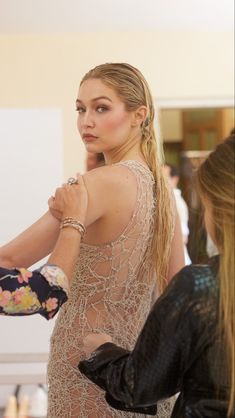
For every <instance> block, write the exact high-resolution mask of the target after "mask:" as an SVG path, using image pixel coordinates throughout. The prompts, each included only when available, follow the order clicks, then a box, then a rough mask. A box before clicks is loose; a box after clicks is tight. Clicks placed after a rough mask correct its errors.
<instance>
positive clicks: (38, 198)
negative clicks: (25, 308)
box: [0, 109, 63, 406]
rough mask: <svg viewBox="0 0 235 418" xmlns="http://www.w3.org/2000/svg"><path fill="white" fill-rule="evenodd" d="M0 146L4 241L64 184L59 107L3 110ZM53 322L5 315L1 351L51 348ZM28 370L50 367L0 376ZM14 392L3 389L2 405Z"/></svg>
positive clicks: (6, 369)
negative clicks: (59, 185) (10, 393)
mask: <svg viewBox="0 0 235 418" xmlns="http://www.w3.org/2000/svg"><path fill="white" fill-rule="evenodd" d="M0 149H1V157H0V190H1V196H2V198H1V206H0V225H1V234H0V245H2V244H4V243H5V242H7V241H8V240H10V239H12V238H13V237H14V236H15V235H17V234H18V233H20V232H21V231H22V230H24V229H25V228H26V227H28V226H29V225H30V224H31V223H33V222H34V221H35V220H36V219H37V218H39V217H40V216H41V215H42V214H43V213H44V212H45V211H46V210H47V199H48V197H49V196H51V195H52V194H53V192H54V189H55V187H56V186H57V185H58V184H61V183H62V177H63V150H62V129H61V112H60V110H59V109H33V110H32V109H3V110H0ZM36 238H37V237H35V239H36ZM29 250H30V249H25V251H29ZM18 267H21V266H18ZM53 325H54V320H52V321H46V320H45V319H44V318H42V317H40V316H39V315H34V316H29V317H18V318H16V317H15V318H12V317H4V316H1V318H0V334H1V343H0V354H1V353H33V352H37V353H40V352H42V353H44V352H48V349H49V338H50V334H51V332H52V329H53ZM29 369H31V372H33V371H34V370H35V371H37V372H40V370H41V371H44V370H45V366H43V365H40V366H36V365H35V366H34V365H25V366H24V367H20V366H17V365H0V374H4V375H5V374H12V373H13V374H14V373H16V372H17V371H18V372H27V371H28V370H29ZM10 390H11V388H5V389H4V387H0V406H1V404H3V402H4V401H5V397H6V394H7V393H8V392H9V391H10Z"/></svg>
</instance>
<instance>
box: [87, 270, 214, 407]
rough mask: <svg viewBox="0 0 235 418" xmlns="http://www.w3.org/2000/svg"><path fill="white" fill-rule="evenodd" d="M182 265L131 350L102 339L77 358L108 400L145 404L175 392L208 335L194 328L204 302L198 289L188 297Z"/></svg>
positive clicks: (190, 290) (189, 290)
mask: <svg viewBox="0 0 235 418" xmlns="http://www.w3.org/2000/svg"><path fill="white" fill-rule="evenodd" d="M184 270H185V269H184ZM184 270H183V272H182V273H179V275H178V277H176V278H175V279H174V280H173V281H172V283H171V284H170V285H169V287H168V289H167V291H166V292H164V294H163V295H162V296H161V298H159V299H158V300H157V302H156V303H155V305H154V306H153V309H152V311H151V312H150V314H149V316H148V319H147V321H146V323H145V325H144V327H143V330H142V332H141V334H140V336H139V338H138V340H137V343H136V345H135V347H134V350H133V351H132V352H128V351H126V350H124V349H122V348H120V347H117V346H116V345H114V344H112V343H107V344H104V345H102V346H100V347H99V349H98V350H96V351H95V352H94V353H93V354H92V355H91V357H90V358H88V359H87V360H84V361H82V362H80V364H79V369H80V371H81V372H82V373H84V374H85V375H86V376H87V377H88V378H89V379H91V380H92V381H93V382H94V383H96V384H97V385H99V386H100V387H101V388H103V389H104V390H105V391H106V392H108V400H109V403H111V401H112V398H113V400H116V401H120V402H122V403H123V404H124V405H127V406H135V407H139V406H142V407H146V406H150V405H154V404H156V403H157V401H158V400H160V399H163V398H167V397H170V396H172V395H173V394H175V393H177V392H179V391H180V388H181V379H182V378H183V376H184V374H185V373H186V371H187V369H188V367H190V364H191V363H192V362H193V361H194V359H195V356H197V355H198V353H200V349H201V348H200V347H202V346H204V344H205V341H206V339H207V338H208V333H207V332H206V327H204V328H205V332H204V331H203V329H202V328H201V330H200V331H201V332H200V333H199V332H198V331H197V327H198V326H199V325H196V324H197V322H200V309H201V307H202V306H203V312H204V313H205V304H204V303H202V302H204V301H203V300H201V296H200V291H199V292H198V293H197V294H196V295H195V294H194V297H193V293H194V286H193V282H192V280H190V277H188V276H187V274H186V275H185V274H184ZM186 271H187V270H186ZM199 290H200V289H199ZM209 308H210V307H209ZM195 318H196V321H195ZM199 328H200V326H199ZM110 399H111V400H110Z"/></svg>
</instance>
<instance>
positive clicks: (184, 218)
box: [164, 163, 191, 265]
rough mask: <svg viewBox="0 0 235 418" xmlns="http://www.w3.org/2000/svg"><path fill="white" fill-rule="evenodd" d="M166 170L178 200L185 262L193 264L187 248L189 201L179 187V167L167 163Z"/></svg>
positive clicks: (177, 206)
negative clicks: (187, 201) (186, 200)
mask: <svg viewBox="0 0 235 418" xmlns="http://www.w3.org/2000/svg"><path fill="white" fill-rule="evenodd" d="M164 172H165V174H166V176H167V179H168V180H169V183H170V185H171V186H172V189H173V192H174V196H175V200H176V208H177V212H178V214H179V218H180V224H181V230H182V235H183V243H184V257H185V264H186V265H188V264H191V260H190V257H189V253H188V249H187V243H188V236H189V227H188V220H189V212H188V206H187V203H186V202H185V200H184V198H183V197H182V193H181V190H180V189H179V188H178V187H177V186H178V183H179V180H180V174H179V169H178V168H177V167H175V166H173V165H172V164H168V163H165V165H164Z"/></svg>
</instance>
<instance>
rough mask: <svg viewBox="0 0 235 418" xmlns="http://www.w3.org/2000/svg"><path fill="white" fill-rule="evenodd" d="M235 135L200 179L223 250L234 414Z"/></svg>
mask: <svg viewBox="0 0 235 418" xmlns="http://www.w3.org/2000/svg"><path fill="white" fill-rule="evenodd" d="M234 171H235V136H234V135H231V136H230V137H229V138H227V139H226V140H225V141H224V142H223V143H221V144H220V145H218V146H217V148H216V149H215V151H213V152H212V153H211V154H210V155H209V157H208V158H207V159H206V160H205V161H204V162H203V164H202V165H201V166H200V167H199V169H198V172H197V176H196V183H197V189H198V191H199V194H200V196H201V197H202V199H203V198H204V199H205V200H208V201H209V202H210V204H211V207H212V212H213V213H212V221H213V226H214V234H215V241H216V242H215V244H216V245H217V247H218V249H219V252H220V267H219V274H218V278H219V288H220V301H219V302H220V312H219V331H220V335H224V336H225V342H226V348H227V361H228V364H229V370H230V376H229V377H230V394H229V408H228V415H227V416H228V417H232V416H234V415H233V414H234V410H235V405H234V399H235V358H234V322H235V319H234V316H235V310H234V287H235V279H234V275H235V257H234V239H235V238H234V236H235V230H234V215H235V214H234V187H235V175H234V174H235V173H234Z"/></svg>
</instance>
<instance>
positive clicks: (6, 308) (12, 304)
mask: <svg viewBox="0 0 235 418" xmlns="http://www.w3.org/2000/svg"><path fill="white" fill-rule="evenodd" d="M51 200H52V199H51ZM51 204H53V207H54V208H57V209H59V210H60V211H61V213H62V214H63V219H64V218H69V219H72V220H73V222H74V223H73V224H67V226H66V225H65V227H63V228H60V233H59V237H58V239H57V242H56V244H55V248H54V250H53V252H52V254H51V255H50V257H49V259H48V262H47V263H46V264H44V265H43V266H41V267H40V268H39V269H37V270H34V271H33V272H31V271H28V270H26V269H25V268H14V269H11V270H9V269H6V268H2V267H0V314H4V315H13V316H14V315H32V314H34V313H39V314H41V315H43V316H44V317H46V318H47V319H50V318H52V317H53V316H54V315H55V314H56V312H57V311H58V309H59V307H60V306H61V305H62V304H63V303H64V302H65V301H66V300H67V293H68V287H69V282H70V280H71V277H72V273H73V271H74V267H75V263H76V262H77V259H78V255H79V250H80V241H81V237H82V234H83V231H84V230H83V227H82V228H81V226H82V225H83V224H84V221H85V216H86V210H87V192H86V189H85V187H84V184H83V179H82V177H81V176H80V177H79V184H78V185H73V186H68V185H65V186H64V187H62V188H59V189H57V191H56V194H55V199H54V200H52V202H51ZM76 222H77V224H76Z"/></svg>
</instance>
